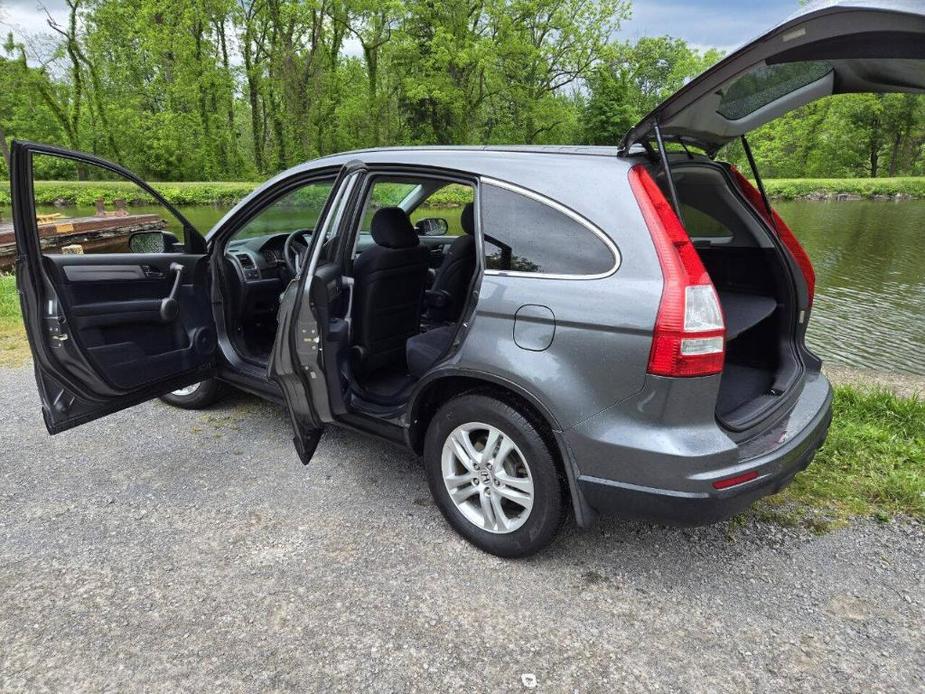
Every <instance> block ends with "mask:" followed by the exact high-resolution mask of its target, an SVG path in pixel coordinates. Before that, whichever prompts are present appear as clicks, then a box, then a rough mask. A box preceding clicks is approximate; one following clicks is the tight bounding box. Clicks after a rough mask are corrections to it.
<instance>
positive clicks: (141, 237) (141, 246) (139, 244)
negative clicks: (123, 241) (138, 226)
mask: <svg viewBox="0 0 925 694" xmlns="http://www.w3.org/2000/svg"><path fill="white" fill-rule="evenodd" d="M128 247H129V250H130V251H131V252H132V253H148V254H150V253H182V252H183V248H182V244H180V240H179V239H178V238H177V237H176V236H174V235H173V234H171V233H170V232H167V231H136V232H135V233H134V234H132V235H131V236H129V237H128ZM178 248H179V250H178Z"/></svg>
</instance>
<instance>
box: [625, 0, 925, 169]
mask: <svg viewBox="0 0 925 694" xmlns="http://www.w3.org/2000/svg"><path fill="white" fill-rule="evenodd" d="M923 91H925V2H914V3H913V2H896V1H895V0H894V1H892V2H889V1H886V0H881V1H879V2H878V1H874V0H867V1H866V2H840V3H823V4H819V3H816V4H811V5H807V6H806V7H805V8H803V9H801V10H800V11H799V12H798V13H797V14H795V15H794V16H793V17H791V18H790V19H788V20H787V21H785V22H783V23H782V24H781V25H779V26H777V27H775V28H774V29H772V30H771V31H769V32H767V33H766V34H764V35H763V36H761V37H759V38H758V39H756V40H754V41H751V42H749V43H747V44H745V45H744V46H743V47H742V48H740V49H738V50H736V51H734V52H732V53H731V54H730V55H729V56H727V57H726V58H725V59H723V60H722V61H720V62H719V63H717V64H716V65H715V66H713V67H712V68H710V69H709V70H707V71H706V72H704V73H703V74H701V75H700V76H699V77H697V78H696V79H694V80H692V81H691V82H690V83H688V84H687V85H685V86H684V87H683V88H682V89H680V90H679V91H678V92H676V93H675V94H674V95H673V96H671V97H670V98H669V99H667V100H666V101H665V102H663V103H662V104H661V105H659V106H658V107H657V108H656V109H655V110H653V111H652V112H651V113H649V114H648V115H647V116H646V117H645V118H644V119H643V120H642V121H640V122H639V123H638V124H637V125H636V126H634V127H633V128H632V129H631V130H630V131H629V133H627V135H626V136H625V137H624V139H623V142H622V145H623V148H624V149H626V148H628V147H629V146H631V145H633V144H635V143H637V142H644V141H645V140H647V139H649V138H650V137H651V135H652V130H653V128H654V125H655V124H656V123H658V124H659V126H660V128H661V131H662V133H663V135H665V136H667V137H672V138H675V139H679V140H681V141H684V142H688V143H691V144H694V145H697V146H699V147H701V148H703V149H704V150H705V151H707V152H708V153H715V152H716V151H717V150H718V149H719V148H720V147H722V146H723V145H725V144H726V143H727V142H729V141H731V140H733V139H736V138H738V137H740V136H741V135H744V134H746V133H748V132H750V131H752V130H754V129H755V128H757V127H759V126H761V125H764V124H765V123H767V122H769V121H771V120H773V119H775V118H777V117H779V116H781V115H783V114H785V113H787V112H789V111H792V110H793V109H795V108H798V107H800V106H803V105H805V104H808V103H810V102H812V101H815V100H817V99H820V98H823V97H826V96H830V95H832V94H848V93H858V92H870V93H888V92H923Z"/></svg>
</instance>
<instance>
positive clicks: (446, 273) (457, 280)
mask: <svg viewBox="0 0 925 694" xmlns="http://www.w3.org/2000/svg"><path fill="white" fill-rule="evenodd" d="M459 221H460V223H461V225H462V229H463V232H465V233H464V234H463V235H462V236H460V237H459V238H457V239H456V240H455V241H453V243H451V244H450V246H449V248H448V249H447V250H446V253H445V254H444V256H443V262H442V263H441V264H440V267H439V269H438V270H437V275H436V277H435V278H434V284H433V286H432V287H431V289H432V290H434V291H443V292H446V293H447V294H448V295H449V300H448V302H447V304H446V306H442V307H440V308H439V309H438V308H431V309H430V311H429V312H428V317H429V318H430V320H432V321H434V322H442V321H455V320H458V319H459V314H460V313H462V310H463V306H465V304H466V292H467V291H468V289H469V284H470V283H471V281H472V275H473V274H474V273H475V236H474V234H475V219H474V211H473V206H472V203H471V202H470V203H469V204H467V205H466V206H465V207H464V208H463V211H462V215H460V220H459Z"/></svg>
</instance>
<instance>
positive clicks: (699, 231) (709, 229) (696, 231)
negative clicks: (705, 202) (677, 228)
mask: <svg viewBox="0 0 925 694" xmlns="http://www.w3.org/2000/svg"><path fill="white" fill-rule="evenodd" d="M681 214H682V215H683V216H684V228H685V230H686V231H687V235H688V236H690V237H691V238H692V239H731V238H732V237H733V233H732V231H731V230H730V229H729V227H727V226H726V225H725V224H723V223H722V222H721V221H719V220H718V219H717V218H716V217H714V216H713V215H711V214H709V213H708V212H704V211H702V210H698V209H697V208H696V207H691V206H690V205H687V204H685V203H683V202H682V203H681Z"/></svg>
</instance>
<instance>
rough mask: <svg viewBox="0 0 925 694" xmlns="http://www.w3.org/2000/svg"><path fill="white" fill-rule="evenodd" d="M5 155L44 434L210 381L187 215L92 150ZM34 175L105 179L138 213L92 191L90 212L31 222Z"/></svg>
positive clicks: (199, 243) (202, 264) (211, 337)
mask: <svg viewBox="0 0 925 694" xmlns="http://www.w3.org/2000/svg"><path fill="white" fill-rule="evenodd" d="M11 160H12V162H11V163H12V165H11V171H10V179H11V180H10V185H11V190H12V196H13V223H14V228H15V238H16V245H17V257H16V284H17V287H18V289H19V293H20V303H21V306H22V313H23V322H24V323H25V326H26V333H27V335H28V338H29V346H30V348H31V350H32V356H33V358H34V360H35V378H36V382H37V383H38V389H39V395H40V397H41V401H42V413H43V416H44V418H45V425H46V426H47V428H48V431H49V432H50V433H52V434H55V433H58V432H59V431H64V430H65V429H70V428H72V427H75V426H79V425H80V424H84V423H86V422H89V421H92V420H94V419H98V418H99V417H102V416H104V415H107V414H110V413H112V412H116V411H117V410H121V409H124V408H126V407H131V406H132V405H136V404H138V403H141V402H144V401H146V400H150V399H152V398H155V397H157V396H159V395H162V394H164V393H167V392H170V391H172V390H176V389H178V388H182V387H184V386H187V385H191V384H193V383H196V382H197V381H201V380H203V379H206V378H209V377H210V376H211V375H212V373H213V370H214V359H215V356H214V355H215V350H216V335H215V324H214V322H213V319H212V313H211V306H210V302H209V281H210V280H209V267H208V262H207V260H208V259H207V254H206V245H205V242H204V241H203V239H202V237H201V236H200V235H199V234H198V233H197V232H196V230H195V229H194V228H193V227H192V225H190V223H189V222H188V221H187V220H186V219H185V218H184V217H183V215H181V214H180V213H179V212H178V211H177V210H176V209H175V208H174V207H173V206H172V205H170V204H169V203H168V202H167V201H166V200H164V199H163V198H162V197H161V196H160V195H158V194H157V193H156V192H155V191H154V190H153V189H152V188H151V187H150V186H148V185H147V184H146V183H144V182H143V181H141V180H140V179H138V178H137V177H136V176H134V175H133V174H131V173H130V172H129V171H126V170H125V169H123V168H122V167H120V166H117V165H115V164H111V163H109V162H106V161H104V160H102V159H99V158H97V157H94V156H91V155H87V154H80V153H78V152H71V151H68V150H64V149H59V148H57V147H52V146H46V145H39V144H34V143H28V142H14V143H13V145H12V149H11ZM35 171H39V172H40V173H41V175H42V176H43V177H50V176H54V177H55V178H56V179H61V178H73V179H75V180H78V181H97V182H99V183H100V184H101V186H102V187H105V185H109V190H112V189H115V190H117V191H118V194H119V195H120V196H124V197H122V198H121V201H127V202H128V203H133V202H135V201H143V202H145V207H144V208H143V213H142V212H141V211H139V209H140V208H135V207H133V206H132V205H123V204H121V202H120V203H119V204H118V205H117V207H116V209H115V210H107V209H106V207H107V206H106V204H105V202H104V201H103V200H102V199H100V200H98V201H97V206H96V209H95V210H94V209H93V207H92V206H88V207H85V208H83V209H82V208H81V207H77V208H76V209H75V208H70V207H63V208H60V210H53V211H50V212H48V211H46V212H45V213H44V214H42V215H41V218H39V217H38V216H37V215H38V213H39V210H38V209H37V206H36V201H35V195H34V189H35V186H34V183H33V180H34V172H35ZM104 184H105V185H104ZM76 185H77V186H78V189H80V188H79V187H80V186H85V185H86V184H83V183H77V184H76ZM113 186H114V188H113ZM152 201H153V202H154V205H151V204H150V203H151V202H152ZM77 202H81V201H77ZM90 204H91V205H92V203H90ZM179 235H182V236H183V242H182V244H181V243H180V242H179V241H178V240H177V236H179ZM132 246H134V247H136V248H137V249H138V250H142V251H144V252H140V253H132V252H129V251H130V249H131V247H132Z"/></svg>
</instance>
